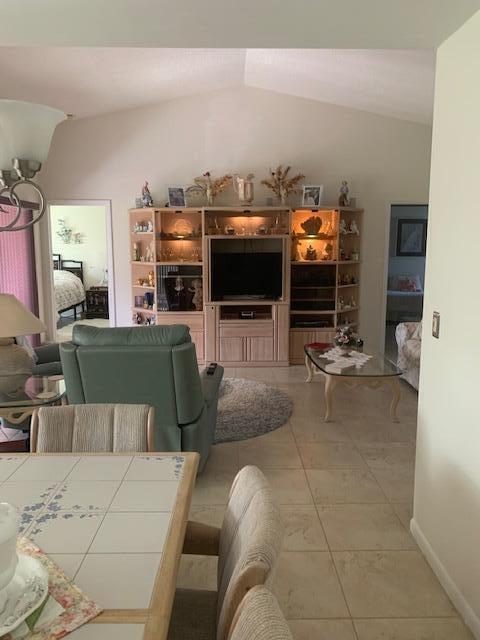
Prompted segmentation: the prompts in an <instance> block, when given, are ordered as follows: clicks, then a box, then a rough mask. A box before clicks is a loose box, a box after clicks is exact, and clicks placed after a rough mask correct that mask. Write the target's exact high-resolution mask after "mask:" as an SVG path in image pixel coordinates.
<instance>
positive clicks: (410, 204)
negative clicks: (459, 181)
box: [380, 200, 429, 355]
mask: <svg viewBox="0 0 480 640" xmlns="http://www.w3.org/2000/svg"><path fill="white" fill-rule="evenodd" d="M387 207H388V209H387V224H386V225H385V245H384V246H385V253H384V259H383V264H384V268H383V281H382V282H383V290H382V308H381V313H380V319H381V322H382V324H381V326H380V353H381V354H382V355H384V354H385V336H386V332H387V290H388V268H389V266H390V265H389V262H390V227H391V224H392V207H427V211H428V209H429V203H428V202H412V201H410V200H408V201H407V200H406V201H404V202H402V201H399V200H395V202H390V203H389V204H388V205H387ZM427 219H428V216H427ZM427 234H428V230H427Z"/></svg>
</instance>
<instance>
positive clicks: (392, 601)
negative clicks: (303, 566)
mask: <svg viewBox="0 0 480 640" xmlns="http://www.w3.org/2000/svg"><path fill="white" fill-rule="evenodd" d="M333 558H334V561H335V565H336V567H337V570H338V575H339V577H340V581H341V583H342V586H343V590H344V593H345V597H346V599H347V602H348V606H349V609H350V612H351V614H352V616H353V617H354V618H362V617H368V618H393V617H435V616H437V617H444V616H445V617H447V616H455V609H454V608H453V606H452V605H451V603H450V601H449V599H448V598H447V596H446V594H445V592H444V591H443V589H442V587H441V586H440V584H439V583H438V581H437V579H436V578H435V576H434V574H433V572H432V570H431V569H430V567H429V566H428V565H427V563H426V561H425V560H424V558H423V556H422V555H421V554H420V553H419V552H418V551H378V552H376V551H345V552H333Z"/></svg>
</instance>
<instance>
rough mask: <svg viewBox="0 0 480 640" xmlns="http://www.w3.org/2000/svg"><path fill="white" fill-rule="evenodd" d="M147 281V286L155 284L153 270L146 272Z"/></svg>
mask: <svg viewBox="0 0 480 640" xmlns="http://www.w3.org/2000/svg"><path fill="white" fill-rule="evenodd" d="M147 282H148V286H149V287H154V286H155V274H154V273H153V271H149V272H148V278H147Z"/></svg>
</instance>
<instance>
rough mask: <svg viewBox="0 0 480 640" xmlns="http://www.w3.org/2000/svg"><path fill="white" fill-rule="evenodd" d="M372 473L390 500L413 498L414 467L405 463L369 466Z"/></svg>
mask: <svg viewBox="0 0 480 640" xmlns="http://www.w3.org/2000/svg"><path fill="white" fill-rule="evenodd" d="M371 471H372V474H373V475H374V476H375V479H376V480H377V482H378V484H379V485H380V486H381V487H382V489H383V491H384V493H385V495H386V496H387V498H388V499H389V500H390V501H391V502H411V501H412V500H413V485H414V480H415V473H414V469H413V467H411V466H405V465H390V466H389V467H371Z"/></svg>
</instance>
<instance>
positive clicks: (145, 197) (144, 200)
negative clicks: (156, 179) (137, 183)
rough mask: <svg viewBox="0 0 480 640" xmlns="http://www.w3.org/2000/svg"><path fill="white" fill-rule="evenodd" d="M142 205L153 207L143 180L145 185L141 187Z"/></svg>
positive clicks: (146, 185) (148, 190)
mask: <svg viewBox="0 0 480 640" xmlns="http://www.w3.org/2000/svg"><path fill="white" fill-rule="evenodd" d="M142 204H143V206H144V207H153V198H152V195H151V193H150V189H149V188H148V182H147V181H146V180H145V184H144V185H143V187H142Z"/></svg>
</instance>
